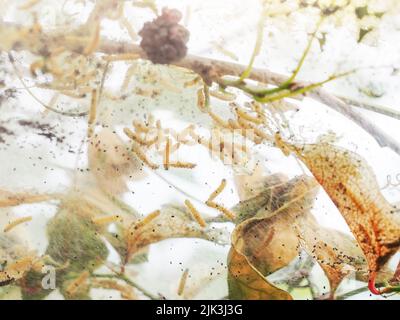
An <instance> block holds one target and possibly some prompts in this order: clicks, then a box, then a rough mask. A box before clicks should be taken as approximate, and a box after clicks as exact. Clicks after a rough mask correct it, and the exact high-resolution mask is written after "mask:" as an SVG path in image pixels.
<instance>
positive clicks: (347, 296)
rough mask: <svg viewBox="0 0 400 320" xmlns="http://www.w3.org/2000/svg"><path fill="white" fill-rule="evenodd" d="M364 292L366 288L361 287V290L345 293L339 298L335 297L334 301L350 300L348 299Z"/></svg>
mask: <svg viewBox="0 0 400 320" xmlns="http://www.w3.org/2000/svg"><path fill="white" fill-rule="evenodd" d="M365 291H368V287H361V288H358V289H355V290H352V291H349V292H346V293H344V294H342V295H340V296H337V297H336V298H335V300H346V299H347V298H350V297H352V296H354V295H356V294H359V293H362V292H365Z"/></svg>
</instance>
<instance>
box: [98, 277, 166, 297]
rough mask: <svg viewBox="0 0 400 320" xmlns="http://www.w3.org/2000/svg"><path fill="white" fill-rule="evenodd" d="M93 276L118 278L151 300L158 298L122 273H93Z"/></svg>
mask: <svg viewBox="0 0 400 320" xmlns="http://www.w3.org/2000/svg"><path fill="white" fill-rule="evenodd" d="M92 276H93V277H96V278H108V279H118V280H122V281H124V282H126V283H127V284H129V285H130V286H132V287H134V288H136V289H138V290H139V291H140V292H142V293H143V294H144V295H145V296H146V297H148V298H150V299H151V300H159V298H158V297H156V296H154V295H153V294H152V293H150V292H148V291H147V290H146V289H144V288H143V287H142V286H140V285H138V284H137V283H136V282H134V281H132V280H131V279H129V278H128V277H127V276H125V275H124V274H93V275H92Z"/></svg>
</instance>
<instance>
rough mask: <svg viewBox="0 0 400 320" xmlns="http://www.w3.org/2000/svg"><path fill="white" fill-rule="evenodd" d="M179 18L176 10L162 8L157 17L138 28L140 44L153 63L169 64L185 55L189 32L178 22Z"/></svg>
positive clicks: (180, 16) (179, 15) (180, 15)
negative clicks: (140, 28)
mask: <svg viewBox="0 0 400 320" xmlns="http://www.w3.org/2000/svg"><path fill="white" fill-rule="evenodd" d="M181 18H182V14H181V13H180V12H179V11H178V10H176V9H168V8H163V9H162V14H161V15H160V16H159V17H157V18H156V19H154V20H153V21H151V22H146V23H145V24H144V26H143V28H142V30H140V32H139V35H140V36H141V37H142V41H141V43H140V46H141V47H142V49H143V50H144V51H145V52H146V54H147V57H148V58H149V59H150V60H151V61H152V62H153V63H159V64H169V63H172V62H176V61H179V60H181V59H183V58H184V57H185V56H186V54H187V47H186V44H187V42H188V41H189V34H190V33H189V31H188V30H187V29H186V28H185V27H184V26H182V25H180V24H178V23H179V21H180V20H181Z"/></svg>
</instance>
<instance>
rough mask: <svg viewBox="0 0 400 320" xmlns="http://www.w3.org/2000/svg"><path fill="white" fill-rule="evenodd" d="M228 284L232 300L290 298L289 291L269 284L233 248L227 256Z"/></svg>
mask: <svg viewBox="0 0 400 320" xmlns="http://www.w3.org/2000/svg"><path fill="white" fill-rule="evenodd" d="M228 286H229V299H232V300H292V297H291V295H290V294H289V293H287V292H286V291H284V290H281V289H279V288H277V287H275V286H273V285H272V284H270V283H269V282H268V281H267V280H266V279H265V277H264V276H263V275H262V274H261V273H260V272H258V271H257V270H256V269H255V268H254V267H252V266H251V264H250V263H249V262H248V261H247V259H246V257H244V256H243V255H241V254H240V253H238V252H237V251H236V250H235V249H234V248H232V249H231V251H230V253H229V256H228Z"/></svg>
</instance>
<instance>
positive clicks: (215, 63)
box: [0, 23, 400, 155]
mask: <svg viewBox="0 0 400 320" xmlns="http://www.w3.org/2000/svg"><path fill="white" fill-rule="evenodd" d="M13 34H14V39H13ZM21 35H25V37H23V36H21ZM0 38H1V39H5V40H6V41H4V43H0V50H5V51H9V50H28V51H31V52H33V53H35V54H39V55H43V54H45V53H47V52H49V51H50V47H49V46H53V47H54V48H59V47H60V46H62V47H64V48H66V49H68V50H70V51H73V52H77V53H80V54H83V51H84V48H85V46H86V43H87V41H88V37H85V36H79V35H76V34H74V33H72V34H70V35H68V34H61V33H53V34H42V33H34V34H32V32H31V31H30V29H29V28H27V27H21V26H15V25H12V24H8V23H0ZM2 42H3V41H2ZM97 51H99V52H103V53H106V54H122V53H133V54H137V55H138V56H139V57H141V58H144V59H145V58H146V55H145V53H144V52H143V50H142V49H141V48H140V46H138V45H137V44H133V43H127V42H117V41H113V40H110V39H101V40H100V42H99V45H98V48H97ZM175 65H176V66H180V67H184V68H187V69H191V70H193V71H194V72H196V73H198V74H199V75H200V76H202V77H203V79H204V81H205V82H206V83H207V84H209V85H210V84H211V83H212V82H216V83H218V82H219V81H220V79H221V77H222V76H226V75H231V76H237V77H240V75H241V74H242V73H243V72H244V71H245V70H246V66H244V65H241V64H237V63H231V62H225V61H219V60H215V59H208V58H204V57H198V56H194V55H188V56H186V58H184V59H183V60H181V61H179V62H177V63H175ZM249 79H251V80H255V81H259V82H263V83H268V84H274V85H279V84H280V83H283V82H285V81H286V80H288V77H287V76H284V75H281V74H278V73H275V72H272V71H269V70H266V69H257V68H254V69H253V70H252V71H251V73H250V75H249ZM307 95H308V96H309V97H311V98H313V99H314V100H316V101H319V102H321V103H323V104H324V105H326V106H328V107H330V108H331V109H333V110H335V111H337V112H339V113H341V114H342V115H344V116H345V117H346V118H348V119H350V120H352V121H353V122H354V123H356V124H357V125H359V126H360V127H361V128H363V129H364V130H365V131H366V132H368V133H369V134H370V135H371V136H372V137H373V138H374V139H375V140H376V142H377V143H378V144H379V145H380V146H381V147H388V148H390V149H392V150H393V151H394V152H396V153H397V154H398V155H400V144H399V142H397V141H396V140H395V139H393V138H392V137H391V136H389V135H388V134H387V133H385V132H384V131H383V130H381V129H380V128H378V127H377V126H376V125H375V124H374V123H373V122H372V121H371V120H369V119H368V118H367V117H365V116H364V115H363V114H361V113H360V112H358V111H357V110H354V108H352V107H351V105H349V104H347V103H346V102H344V101H343V100H342V99H340V98H338V97H336V96H334V95H332V94H330V93H328V92H327V91H326V90H324V89H321V88H317V89H315V90H313V91H311V92H309V93H308V94H307Z"/></svg>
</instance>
